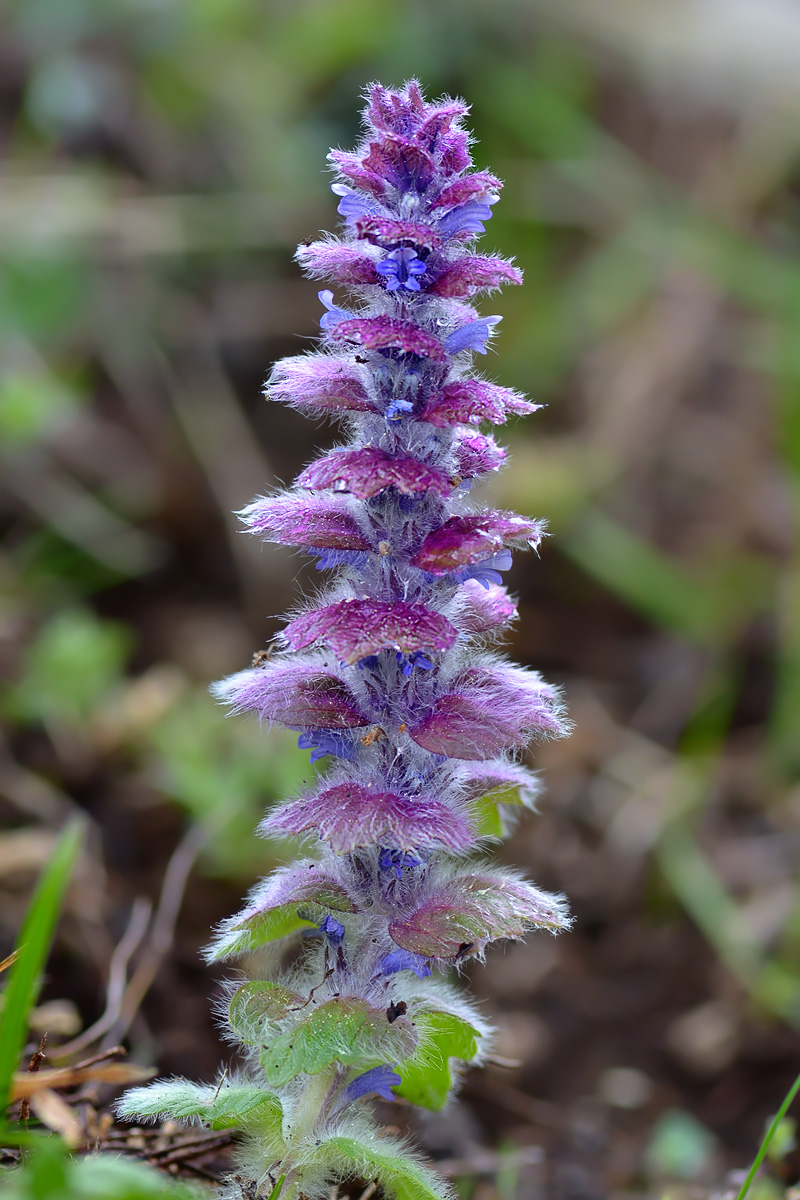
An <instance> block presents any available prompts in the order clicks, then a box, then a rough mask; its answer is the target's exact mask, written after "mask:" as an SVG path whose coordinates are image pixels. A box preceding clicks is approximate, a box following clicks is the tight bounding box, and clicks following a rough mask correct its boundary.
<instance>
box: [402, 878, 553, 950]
mask: <svg viewBox="0 0 800 1200" xmlns="http://www.w3.org/2000/svg"><path fill="white" fill-rule="evenodd" d="M567 923H568V922H567V918H566V915H565V912H564V906H563V903H562V901H561V900H560V898H559V897H557V896H552V895H550V894H548V893H547V892H541V891H539V889H538V888H535V887H534V886H533V885H532V884H530V883H526V882H524V881H523V880H519V879H512V878H509V877H507V876H505V875H500V874H496V875H495V874H488V873H487V874H479V875H478V874H475V875H459V876H456V878H455V879H452V880H450V881H449V882H448V883H446V884H445V885H444V886H443V887H441V888H439V889H437V890H436V891H434V892H433V893H432V894H431V895H430V896H429V897H428V898H427V899H426V900H425V902H424V903H423V904H421V905H420V906H419V907H418V908H417V909H415V910H414V911H413V912H411V913H409V914H407V915H405V916H404V917H403V918H402V919H400V920H394V921H392V922H391V923H390V925H389V935H390V937H391V938H392V940H393V941H394V942H395V943H396V944H397V945H398V946H400V947H401V948H402V949H403V950H408V951H410V952H411V953H412V954H420V955H424V956H425V957H427V958H445V959H456V960H461V959H463V958H465V957H467V955H469V954H480V953H482V952H483V949H484V947H485V946H486V943H487V942H491V941H495V940H496V939H498V938H520V937H522V936H523V934H524V933H525V932H526V930H528V929H530V928H531V927H538V928H540V929H548V930H550V931H551V932H552V933H556V932H558V931H559V930H561V929H563V928H564V927H565V925H566V924H567Z"/></svg>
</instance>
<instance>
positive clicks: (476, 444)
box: [455, 433, 506, 479]
mask: <svg viewBox="0 0 800 1200" xmlns="http://www.w3.org/2000/svg"><path fill="white" fill-rule="evenodd" d="M455 460H456V467H457V470H458V474H459V475H460V476H461V478H462V479H475V478H476V477H477V476H478V475H484V474H485V473H486V472H487V471H499V470H500V468H501V467H502V465H503V463H504V462H505V460H506V452H505V450H504V449H503V447H502V446H498V444H497V442H496V441H495V440H494V438H493V437H485V436H484V435H483V434H482V433H470V434H466V435H465V436H464V437H463V438H461V440H460V441H459V443H458V445H457V446H456V448H455Z"/></svg>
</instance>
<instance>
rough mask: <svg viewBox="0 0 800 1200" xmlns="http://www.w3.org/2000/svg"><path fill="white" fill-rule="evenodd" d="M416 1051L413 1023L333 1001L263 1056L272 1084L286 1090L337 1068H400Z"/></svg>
mask: <svg viewBox="0 0 800 1200" xmlns="http://www.w3.org/2000/svg"><path fill="white" fill-rule="evenodd" d="M415 1045H416V1034H415V1033H414V1030H413V1027H412V1025H411V1022H410V1021H408V1020H407V1019H406V1018H404V1017H399V1018H398V1019H397V1020H395V1021H393V1022H391V1023H390V1022H389V1020H388V1018H387V1015H386V1012H385V1010H384V1009H382V1008H373V1007H372V1005H370V1004H368V1003H367V1001H366V1000H362V999H360V998H359V997H352V996H351V997H347V998H346V999H334V1000H328V1001H327V1002H326V1003H325V1004H321V1005H320V1006H319V1008H316V1009H313V1010H312V1011H311V1012H310V1013H309V1014H308V1016H306V1017H304V1018H303V1019H301V1020H300V1021H299V1022H298V1024H297V1025H295V1027H294V1028H293V1029H290V1030H287V1032H286V1033H282V1034H281V1035H280V1037H277V1038H275V1040H274V1041H273V1042H271V1043H270V1045H269V1046H267V1047H266V1049H265V1050H264V1051H263V1052H262V1054H261V1065H262V1067H263V1068H264V1074H265V1075H266V1077H267V1081H268V1082H269V1083H270V1084H272V1086H273V1087H280V1086H281V1085H282V1084H284V1083H287V1082H288V1081H289V1080H290V1079H293V1078H294V1077H295V1075H299V1074H301V1072H305V1073H306V1074H307V1075H316V1074H317V1073H318V1072H319V1071H321V1070H322V1069H323V1068H324V1067H326V1066H328V1064H329V1063H332V1062H341V1063H344V1064H345V1065H347V1066H359V1067H361V1066H363V1067H365V1068H366V1067H369V1066H376V1065H378V1064H380V1063H383V1062H387V1061H388V1062H396V1061H397V1060H398V1059H400V1058H405V1057H406V1056H407V1055H409V1054H410V1053H411V1052H412V1051H413V1049H414V1047H415Z"/></svg>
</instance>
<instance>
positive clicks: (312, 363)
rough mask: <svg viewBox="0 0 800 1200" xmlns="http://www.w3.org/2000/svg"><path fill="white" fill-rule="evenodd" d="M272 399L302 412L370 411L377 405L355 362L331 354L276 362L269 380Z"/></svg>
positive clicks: (267, 392) (295, 357)
mask: <svg viewBox="0 0 800 1200" xmlns="http://www.w3.org/2000/svg"><path fill="white" fill-rule="evenodd" d="M266 394H267V396H268V397H269V399H270V400H278V401H280V402H281V403H282V404H291V405H292V406H293V407H295V408H300V409H312V410H313V409H321V410H323V411H336V410H339V409H341V410H344V411H346V412H370V411H371V410H372V409H373V408H374V405H373V404H372V401H371V400H370V398H369V396H368V395H367V393H366V390H365V388H364V384H363V383H362V381H361V377H360V375H359V373H358V368H357V367H356V365H355V364H354V363H348V362H343V361H342V360H341V359H338V358H332V357H331V356H330V355H327V354H298V355H295V356H294V357H293V358H283V359H281V361H280V362H278V363H276V364H275V366H274V368H273V370H272V375H271V376H270V378H269V380H268V381H267V388H266Z"/></svg>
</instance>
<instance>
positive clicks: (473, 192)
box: [432, 171, 503, 208]
mask: <svg viewBox="0 0 800 1200" xmlns="http://www.w3.org/2000/svg"><path fill="white" fill-rule="evenodd" d="M502 186H503V185H502V183H501V182H500V180H499V179H498V178H497V176H496V175H490V174H489V172H488V171H476V172H475V174H474V175H467V176H466V177H465V178H464V179H457V180H456V181H455V183H450V184H448V185H447V187H445V188H443V189H442V191H441V192H440V193H439V195H438V196H437V198H436V199H435V200H434V201H433V204H432V207H433V208H455V207H456V206H457V205H459V204H466V203H467V201H468V200H482V199H483V198H484V197H485V196H489V195H493V194H494V193H495V192H499V191H500V190H501V188H502Z"/></svg>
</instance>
